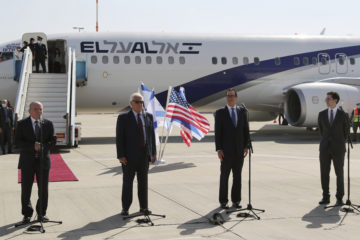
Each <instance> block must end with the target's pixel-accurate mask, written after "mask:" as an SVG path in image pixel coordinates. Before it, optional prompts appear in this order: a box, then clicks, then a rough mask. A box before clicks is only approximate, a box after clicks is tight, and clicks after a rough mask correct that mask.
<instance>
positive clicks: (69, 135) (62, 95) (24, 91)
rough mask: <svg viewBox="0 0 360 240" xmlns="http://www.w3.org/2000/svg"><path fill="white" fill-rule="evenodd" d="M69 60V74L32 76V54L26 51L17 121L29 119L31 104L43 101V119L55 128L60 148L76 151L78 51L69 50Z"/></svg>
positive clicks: (20, 80)
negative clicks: (72, 148) (71, 148)
mask: <svg viewBox="0 0 360 240" xmlns="http://www.w3.org/2000/svg"><path fill="white" fill-rule="evenodd" d="M66 58H67V60H66V61H67V64H66V66H67V71H66V73H33V72H32V68H33V66H32V53H31V50H30V49H29V48H27V49H26V50H25V53H24V58H23V60H22V66H21V73H20V78H19V87H18V91H17V96H16V102H15V119H16V121H19V120H21V119H24V118H26V117H28V116H29V112H28V110H29V105H30V103H31V102H33V101H40V102H41V103H42V104H43V107H44V109H43V111H44V113H43V117H44V118H45V119H48V120H51V121H52V122H53V124H54V128H55V134H56V137H57V143H56V144H57V146H67V147H74V146H75V147H76V146H77V144H78V138H77V136H76V134H77V133H78V131H75V128H76V127H75V113H76V109H75V100H76V95H75V93H76V58H75V51H74V50H72V49H71V48H69V49H68V51H67V57H66Z"/></svg>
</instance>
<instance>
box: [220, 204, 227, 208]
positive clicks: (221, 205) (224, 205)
mask: <svg viewBox="0 0 360 240" xmlns="http://www.w3.org/2000/svg"><path fill="white" fill-rule="evenodd" d="M220 207H221V208H222V209H229V206H228V205H227V203H221V204H220Z"/></svg>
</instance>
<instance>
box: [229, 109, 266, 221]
mask: <svg viewBox="0 0 360 240" xmlns="http://www.w3.org/2000/svg"><path fill="white" fill-rule="evenodd" d="M241 106H242V107H243V108H244V110H245V111H246V115H247V122H246V124H247V126H248V129H249V131H250V128H249V111H248V110H247V108H246V107H245V105H244V104H241ZM249 134H250V133H249ZM253 152H254V150H253V147H252V142H251V138H250V135H249V182H248V183H249V203H248V205H247V207H246V208H241V209H236V210H228V211H226V213H233V212H242V211H246V210H248V211H249V212H247V213H239V214H237V215H236V216H237V217H243V218H247V217H254V218H256V219H257V220H260V217H259V216H258V215H257V214H256V213H255V211H259V212H265V210H264V209H258V208H254V207H253V206H252V204H251V154H252V153H253ZM250 212H251V213H252V214H250Z"/></svg>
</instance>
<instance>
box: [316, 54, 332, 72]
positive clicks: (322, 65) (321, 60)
mask: <svg viewBox="0 0 360 240" xmlns="http://www.w3.org/2000/svg"><path fill="white" fill-rule="evenodd" d="M318 67H319V73H320V74H328V73H330V56H329V54H327V53H319V54H318Z"/></svg>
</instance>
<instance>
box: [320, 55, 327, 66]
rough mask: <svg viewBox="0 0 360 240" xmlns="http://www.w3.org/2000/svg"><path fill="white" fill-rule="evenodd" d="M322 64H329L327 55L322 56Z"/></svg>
mask: <svg viewBox="0 0 360 240" xmlns="http://www.w3.org/2000/svg"><path fill="white" fill-rule="evenodd" d="M321 64H322V65H326V64H327V59H326V57H322V58H321Z"/></svg>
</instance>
